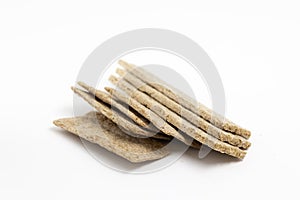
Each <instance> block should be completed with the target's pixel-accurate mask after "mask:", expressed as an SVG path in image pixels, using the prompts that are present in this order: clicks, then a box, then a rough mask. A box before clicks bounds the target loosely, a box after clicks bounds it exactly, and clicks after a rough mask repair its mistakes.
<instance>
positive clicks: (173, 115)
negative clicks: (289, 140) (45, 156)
mask: <svg viewBox="0 0 300 200" xmlns="http://www.w3.org/2000/svg"><path fill="white" fill-rule="evenodd" d="M119 64H120V65H121V66H122V67H123V69H121V68H118V69H117V71H116V72H117V74H118V77H116V76H113V75H112V76H110V78H109V80H110V81H111V82H112V83H113V84H114V85H115V86H116V89H114V88H111V87H105V90H106V92H105V91H100V90H97V89H95V88H93V87H91V86H89V85H87V84H85V83H83V82H79V83H78V85H79V86H80V87H82V88H83V89H79V88H76V87H72V90H73V91H74V92H75V93H76V94H78V95H79V96H80V97H82V98H83V99H84V100H85V101H86V102H88V103H89V104H90V105H91V106H92V107H94V108H95V109H96V110H97V112H91V113H89V114H87V115H85V116H82V117H75V118H67V119H60V120H56V121H54V124H55V125H57V126H59V127H61V128H63V129H65V130H67V131H69V132H71V133H73V134H76V135H78V136H80V137H82V138H84V139H86V140H88V141H91V142H94V143H97V144H99V145H100V146H102V147H104V148H106V149H107V150H109V151H111V152H113V153H115V154H117V155H119V156H121V157H123V158H125V159H127V160H129V161H131V162H143V161H147V160H155V159H159V158H162V157H164V156H166V155H168V153H169V152H168V149H167V148H165V146H166V144H168V142H169V141H170V140H172V139H176V140H179V141H181V142H182V143H184V144H185V145H188V146H191V147H193V148H196V149H199V148H200V146H201V145H202V144H203V145H206V146H208V147H210V148H211V149H213V150H216V151H218V152H221V153H225V154H228V155H230V156H233V157H236V158H239V159H243V158H244V157H245V155H246V150H247V149H248V148H249V147H250V145H251V143H250V142H249V141H248V139H249V137H250V135H251V133H250V131H248V130H246V129H244V128H241V127H240V126H238V125H236V124H234V123H233V122H231V121H229V120H227V119H225V118H224V117H222V116H220V115H218V114H216V113H214V112H213V111H212V110H210V109H209V108H207V107H205V106H204V105H202V104H200V103H198V102H196V101H195V100H193V99H191V98H190V97H189V96H187V95H185V94H184V93H182V92H180V91H178V90H176V89H174V88H173V87H171V86H169V85H168V84H166V83H165V82H163V81H162V80H160V79H159V78H157V77H155V76H154V75H153V74H151V73H150V72H148V71H146V70H144V69H142V68H139V67H136V66H134V65H132V64H129V63H126V62H124V61H119Z"/></svg>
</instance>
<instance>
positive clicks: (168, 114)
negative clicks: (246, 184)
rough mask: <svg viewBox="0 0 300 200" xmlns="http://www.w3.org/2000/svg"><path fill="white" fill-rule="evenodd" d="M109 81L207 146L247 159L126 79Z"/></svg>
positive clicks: (234, 148) (232, 147)
mask: <svg viewBox="0 0 300 200" xmlns="http://www.w3.org/2000/svg"><path fill="white" fill-rule="evenodd" d="M109 80H110V81H111V82H112V83H113V84H115V85H116V86H117V87H119V88H121V89H122V90H123V91H124V92H126V93H127V94H128V95H130V96H131V97H132V98H133V99H135V100H137V101H138V102H140V103H141V104H143V105H144V106H146V107H148V108H149V109H150V110H152V111H153V112H154V113H156V114H157V115H159V116H160V117H161V118H163V119H166V121H168V122H169V123H170V124H172V125H174V126H175V127H177V128H178V129H180V130H181V131H183V132H184V133H186V134H187V135H189V136H190V137H192V138H194V139H196V140H197V141H199V142H200V143H202V144H205V145H207V146H208V147H210V148H212V149H214V150H216V151H219V152H221V153H226V154H228V155H231V156H233V157H237V158H239V159H243V158H244V157H245V155H246V152H245V151H243V150H241V149H239V148H238V147H235V146H232V145H230V144H228V143H225V142H222V141H220V140H218V139H216V138H215V137H213V136H211V135H209V134H207V133H205V132H204V131H202V130H201V129H199V128H198V127H196V126H194V125H193V124H191V123H190V122H188V121H187V120H185V119H183V118H181V117H180V116H178V115H177V114H176V113H174V112H173V111H171V110H170V109H168V108H167V107H165V106H164V105H162V104H160V103H159V102H157V101H155V100H154V99H152V98H151V97H149V96H148V95H146V94H144V93H142V92H140V91H139V90H137V89H136V88H134V87H133V86H132V85H131V84H129V83H128V82H127V81H125V80H124V79H121V78H117V77H114V76H111V77H110V79H109Z"/></svg>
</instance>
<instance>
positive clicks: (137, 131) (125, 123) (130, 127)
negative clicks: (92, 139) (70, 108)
mask: <svg viewBox="0 0 300 200" xmlns="http://www.w3.org/2000/svg"><path fill="white" fill-rule="evenodd" d="M72 90H73V91H74V93H76V94H77V95H79V96H80V97H82V98H83V99H84V100H85V101H86V102H88V103H89V104H90V105H91V106H92V107H94V108H95V109H96V110H97V111H98V112H100V113H101V114H103V115H104V116H105V117H107V118H109V119H110V120H112V121H113V122H114V123H115V124H117V125H119V126H121V127H122V128H124V129H125V130H123V129H122V131H123V132H126V133H127V134H129V135H133V136H135V137H155V135H156V133H155V132H151V131H149V130H145V129H142V128H141V127H139V126H138V125H136V124H134V123H132V122H131V121H129V120H128V119H126V118H125V117H123V116H122V115H120V114H119V113H117V112H114V111H113V110H111V109H110V108H109V107H108V106H107V105H106V104H104V103H102V102H98V101H97V100H95V98H94V97H93V96H92V95H90V94H89V93H87V92H85V91H82V90H80V89H78V88H75V87H72ZM159 137H161V136H159Z"/></svg>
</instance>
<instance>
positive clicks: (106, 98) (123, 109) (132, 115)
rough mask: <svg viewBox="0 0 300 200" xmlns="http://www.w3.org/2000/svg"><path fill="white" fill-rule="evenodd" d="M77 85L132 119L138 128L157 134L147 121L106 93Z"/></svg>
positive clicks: (83, 84)
mask: <svg viewBox="0 0 300 200" xmlns="http://www.w3.org/2000/svg"><path fill="white" fill-rule="evenodd" d="M78 85H80V86H81V87H82V88H84V89H85V90H87V91H88V92H89V93H91V94H92V95H94V96H96V97H97V98H98V99H100V100H101V101H103V102H105V103H107V104H109V105H111V106H113V107H114V108H117V109H118V110H119V111H120V112H122V113H123V114H125V115H126V116H128V117H129V118H130V119H132V120H133V121H134V122H135V123H136V124H138V125H139V126H141V127H143V128H146V129H148V130H150V131H154V132H157V131H158V130H157V129H156V128H155V127H154V126H153V125H152V124H149V122H148V120H146V119H145V118H144V117H142V116H141V115H137V114H136V113H134V112H132V111H131V110H130V109H128V108H129V106H127V107H125V106H124V105H122V104H120V103H119V102H117V101H115V100H114V99H113V98H112V96H111V95H110V94H108V93H105V92H103V91H101V90H97V89H95V88H94V87H92V86H89V85H87V84H85V83H83V82H78Z"/></svg>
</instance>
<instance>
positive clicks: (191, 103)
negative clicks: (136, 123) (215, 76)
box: [119, 61, 251, 139]
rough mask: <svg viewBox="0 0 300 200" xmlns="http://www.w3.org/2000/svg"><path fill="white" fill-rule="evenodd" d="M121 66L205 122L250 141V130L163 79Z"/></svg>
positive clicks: (144, 71) (127, 66)
mask: <svg viewBox="0 0 300 200" xmlns="http://www.w3.org/2000/svg"><path fill="white" fill-rule="evenodd" d="M119 64H120V65H121V66H123V67H124V68H125V69H127V70H128V71H130V73H132V74H133V75H135V76H137V77H139V78H140V79H142V80H143V81H144V82H145V83H147V84H149V85H151V86H152V87H153V88H155V89H156V90H158V91H159V92H161V93H163V94H164V95H166V96H167V97H169V98H171V99H172V100H174V101H176V102H177V103H179V104H180V105H182V106H184V107H185V108H187V109H188V110H190V111H192V112H194V113H195V114H197V115H199V116H201V117H202V118H204V119H205V120H207V121H209V122H211V123H212V124H213V125H215V126H217V127H218V128H221V129H224V130H226V131H230V132H232V133H235V134H237V135H240V136H242V137H244V138H246V139H248V138H249V137H250V135H251V132H250V131H249V130H246V129H244V128H242V127H240V126H238V125H236V124H234V123H233V122H231V121H230V120H228V119H226V118H224V117H222V116H221V115H218V114H217V113H215V112H213V111H212V110H211V109H209V108H207V107H206V106H204V105H203V104H201V103H199V102H196V101H195V100H194V99H192V98H191V97H189V96H187V95H185V94H184V93H182V92H180V91H178V90H176V89H174V88H173V87H171V86H169V85H168V84H166V83H165V82H164V81H162V80H161V79H159V78H157V77H155V76H154V75H153V74H151V73H150V72H148V71H146V70H144V69H141V68H138V67H136V66H135V65H132V64H129V63H126V62H124V61H119Z"/></svg>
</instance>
